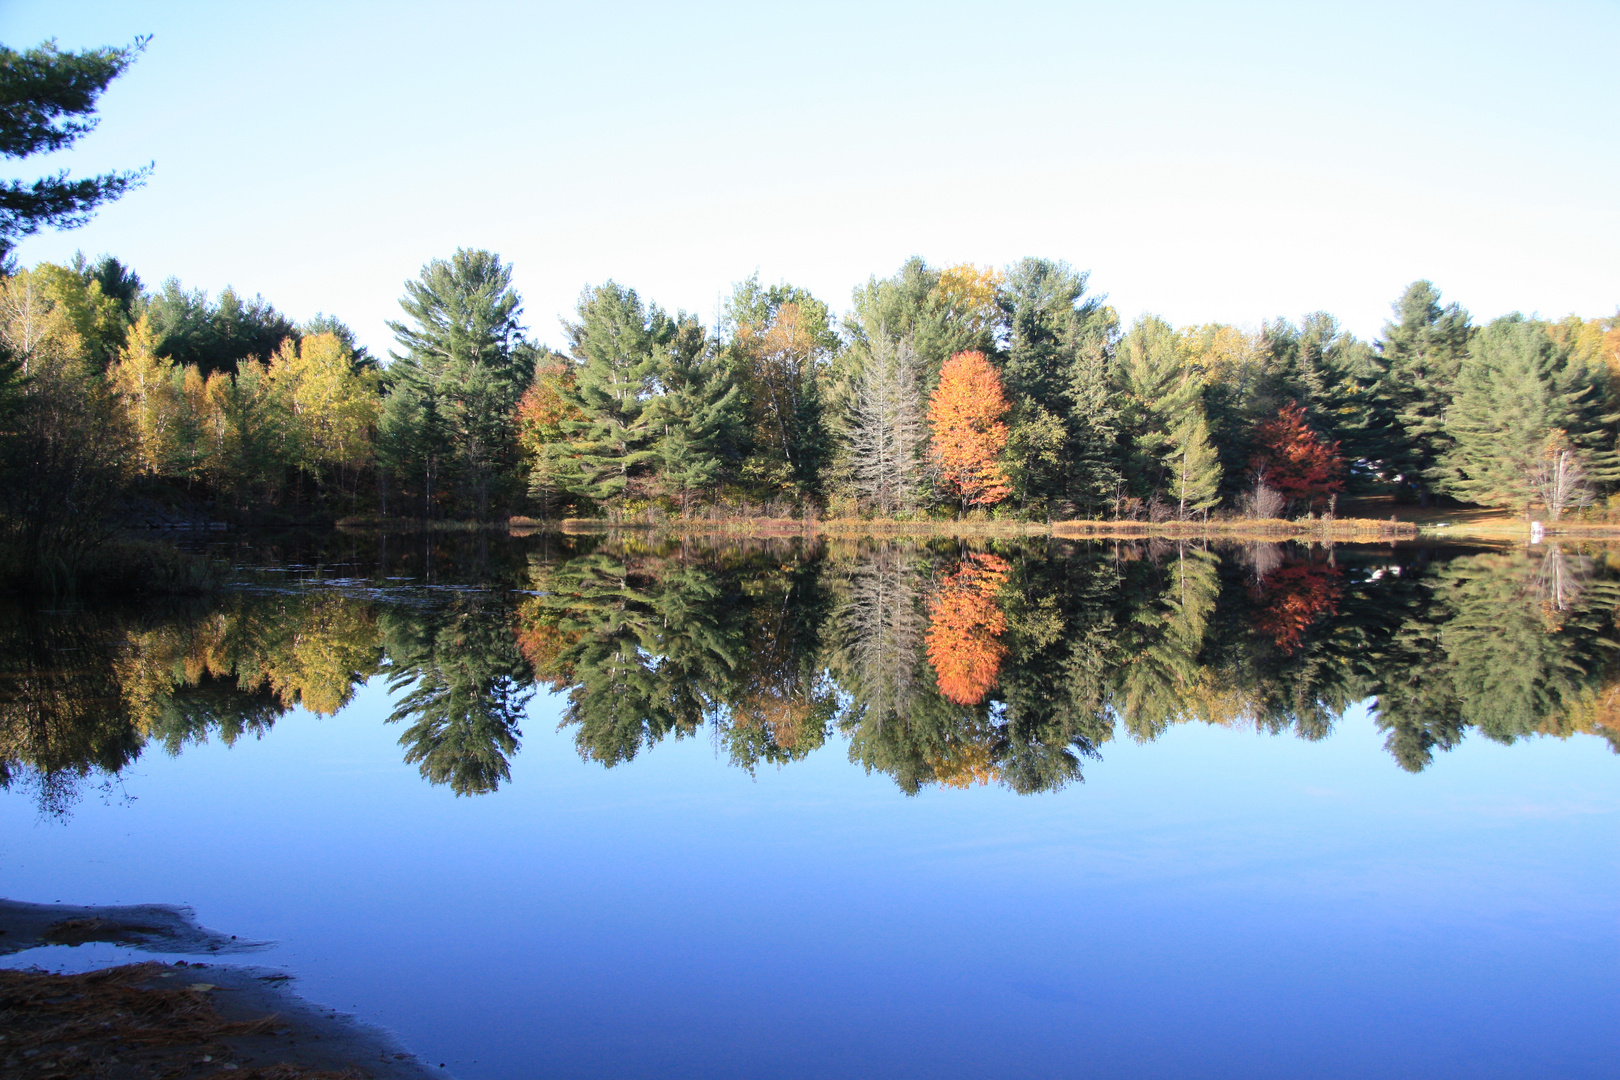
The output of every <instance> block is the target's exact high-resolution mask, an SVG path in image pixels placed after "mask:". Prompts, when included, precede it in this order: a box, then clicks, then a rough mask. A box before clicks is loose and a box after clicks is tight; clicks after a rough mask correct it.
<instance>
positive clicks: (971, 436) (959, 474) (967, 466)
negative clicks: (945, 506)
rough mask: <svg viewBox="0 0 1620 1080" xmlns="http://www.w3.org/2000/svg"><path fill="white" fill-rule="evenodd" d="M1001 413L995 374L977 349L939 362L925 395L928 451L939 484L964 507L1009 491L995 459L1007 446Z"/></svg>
mask: <svg viewBox="0 0 1620 1080" xmlns="http://www.w3.org/2000/svg"><path fill="white" fill-rule="evenodd" d="M1005 415H1007V395H1006V394H1005V393H1004V392H1003V391H1002V388H1001V376H1000V375H998V374H996V369H995V368H993V367H991V366H990V362H989V361H988V360H986V359H985V358H984V354H983V353H978V352H960V353H957V354H956V355H955V356H953V357H951V358H950V359H949V360H947V361H945V364H944V366H943V367H941V368H940V371H939V386H937V387H936V388H935V389H934V394H933V396H932V397H930V398H929V399H928V426H929V429H930V431H931V432H932V434H931V437H930V440H929V444H928V454H929V457H930V458H932V459H933V462H934V464H935V465H936V466H937V467H938V469H939V475H940V483H941V485H942V486H943V487H944V488H945V490H946V491H948V492H950V493H951V494H952V495H953V496H955V497H957V498H959V499H961V501H962V508H963V509H964V510H965V509H967V508H968V507H970V506H989V505H991V504H993V503H998V502H1000V501H1001V500H1002V499H1005V498H1006V497H1007V494H1008V492H1010V491H1011V490H1012V487H1011V486H1010V485H1009V484H1008V482H1007V474H1006V473H1005V472H1004V471H1003V470H1002V467H1001V462H1000V460H999V457H1000V454H1001V451H1002V449H1003V448H1004V447H1005V446H1006V445H1007V425H1006V424H1005V423H1003V422H1002V419H1001V418H1002V417H1003V416H1005Z"/></svg>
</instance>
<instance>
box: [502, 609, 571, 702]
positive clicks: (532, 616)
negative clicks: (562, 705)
mask: <svg viewBox="0 0 1620 1080" xmlns="http://www.w3.org/2000/svg"><path fill="white" fill-rule="evenodd" d="M541 599H542V598H541V597H538V596H535V597H530V598H529V599H528V600H525V601H524V602H523V603H522V604H521V605H520V606H519V607H518V615H517V626H516V633H517V646H518V651H519V652H521V653H522V654H523V659H525V660H527V661H528V662H529V666H530V667H532V668H533V669H534V678H535V681H536V682H540V683H545V684H547V685H549V686H550V687H551V688H552V689H553V690H559V691H560V690H566V689H567V688H568V686H569V684H571V683H572V682H573V681H574V669H573V665H572V664H571V663H569V661H568V657H569V654H570V650H572V649H573V648H574V646H575V645H577V644H579V639H580V633H581V632H580V631H579V630H577V629H576V630H573V631H568V630H563V629H561V628H560V627H558V626H557V624H556V619H555V615H556V612H555V611H554V610H553V609H548V608H547V607H546V606H545V605H544V604H543V603H541Z"/></svg>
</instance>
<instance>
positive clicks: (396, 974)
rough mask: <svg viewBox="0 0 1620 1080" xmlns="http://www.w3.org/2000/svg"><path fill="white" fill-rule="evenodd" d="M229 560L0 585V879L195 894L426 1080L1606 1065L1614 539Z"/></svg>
mask: <svg viewBox="0 0 1620 1080" xmlns="http://www.w3.org/2000/svg"><path fill="white" fill-rule="evenodd" d="M214 552H215V554H216V555H217V556H218V557H220V558H221V559H223V560H226V561H227V562H228V563H229V564H230V565H231V567H232V571H231V575H230V578H231V585H230V587H228V588H227V589H225V590H224V591H222V592H221V593H220V594H218V595H216V596H213V597H210V598H207V599H202V600H195V601H185V602H175V603H165V604H155V605H145V606H142V607H139V608H117V607H75V606H65V607H63V608H60V609H54V610H46V609H40V608H22V607H12V608H6V609H4V610H0V768H3V769H4V774H3V778H4V784H5V791H4V792H3V793H0V881H3V883H4V886H3V889H0V893H3V894H4V895H6V896H9V897H11V898H14V899H20V900H29V901H40V902H65V903H78V904H117V903H173V904H189V905H192V906H193V907H194V908H195V909H196V911H197V915H198V918H199V921H200V922H202V923H203V924H204V925H205V926H209V927H212V928H214V929H217V930H220V931H223V932H226V933H230V934H238V935H241V936H242V937H244V938H257V939H271V940H274V941H276V942H277V947H276V948H275V949H274V950H273V951H271V952H268V953H264V954H259V955H256V956H253V957H250V958H249V961H248V962H253V963H271V964H276V965H280V966H285V967H286V968H287V969H288V970H290V971H292V972H293V973H295V974H296V975H297V976H298V977H299V987H300V989H301V990H302V992H303V993H304V994H305V995H306V996H308V997H310V998H312V999H313V1000H316V1001H319V1002H323V1003H326V1004H329V1005H331V1006H333V1007H334V1008H337V1009H341V1010H345V1011H349V1012H353V1013H355V1014H356V1015H359V1016H361V1017H363V1018H366V1019H368V1020H372V1021H374V1022H377V1023H379V1024H382V1025H383V1026H385V1027H388V1028H390V1029H391V1030H393V1031H395V1032H397V1033H398V1034H399V1036H400V1037H401V1039H402V1040H403V1041H404V1042H405V1043H406V1044H407V1045H408V1046H410V1047H411V1048H412V1049H414V1050H416V1051H417V1052H419V1053H420V1054H421V1055H422V1057H423V1059H424V1060H426V1061H428V1062H429V1063H430V1064H433V1065H435V1066H436V1065H437V1064H438V1063H440V1062H443V1063H445V1065H446V1069H447V1071H448V1072H451V1073H453V1074H454V1075H457V1076H461V1077H467V1078H475V1077H476V1078H484V1077H487V1078H494V1077H527V1076H536V1075H545V1076H558V1077H578V1078H585V1077H737V1078H743V1077H766V1076H769V1077H849V1076H873V1077H877V1076H882V1077H919V1078H923V1077H926V1078H930V1080H937V1078H939V1077H946V1076H962V1077H1003V1076H1005V1077H1028V1076H1065V1077H1066V1076H1074V1077H1176V1078H1191V1077H1248V1078H1252V1077H1298V1076H1312V1077H1470V1078H1485V1077H1524V1076H1560V1077H1611V1076H1614V1075H1615V1062H1616V1061H1617V1060H1620V1010H1617V1009H1616V1008H1615V1002H1616V1001H1617V1000H1620V901H1617V899H1616V898H1617V897H1620V828H1617V826H1620V784H1617V782H1616V779H1617V775H1620V769H1617V766H1620V759H1617V758H1616V756H1615V748H1616V747H1617V746H1620V649H1617V644H1616V643H1617V641H1620V637H1617V635H1620V631H1617V629H1616V620H1617V617H1620V559H1617V558H1615V557H1614V556H1612V555H1610V554H1608V553H1606V552H1605V551H1603V550H1600V549H1593V550H1576V549H1574V548H1571V547H1567V546H1566V547H1564V548H1560V547H1558V546H1556V545H1541V546H1536V547H1533V548H1529V549H1523V548H1521V549H1503V550H1489V551H1487V550H1477V549H1475V550H1470V549H1465V548H1460V547H1449V548H1448V547H1432V546H1420V545H1396V546H1387V545H1386V546H1381V547H1346V546H1340V547H1337V548H1334V549H1331V550H1330V549H1325V548H1321V547H1316V548H1304V547H1297V546H1288V545H1276V544H1251V545H1231V546H1205V545H1195V544H1190V543H1182V544H1177V543H1166V542H1155V543H1148V542H1139V543H1126V542H1119V543H1093V544H1056V543H1054V544H1047V543H1035V544H1032V543H1026V542H1019V543H1007V544H1001V543H992V544H988V545H983V544H975V545H966V544H960V543H957V542H955V541H949V542H947V541H934V542H929V543H926V544H879V543H871V542H861V543H856V542H826V543H822V542H814V541H802V540H774V541H755V542H746V543H734V544H719V543H708V542H702V541H696V540H686V541H679V540H672V539H666V538H658V537H652V536H646V535H635V534H629V535H617V536H587V537H570V536H558V535H537V536H529V537H522V536H506V535H502V534H498V533H455V532H444V533H434V534H427V535H407V534H397V535H369V534H345V533H306V534H288V535H285V536H258V537H243V538H238V537H233V538H231V539H228V540H225V541H222V542H220V543H219V544H218V546H217V547H216V548H215V549H214ZM144 955H145V954H137V953H131V952H128V951H126V950H123V949H120V948H117V947H113V946H107V945H87V946H81V947H79V948H76V949H66V948H51V949H42V950H33V951H31V952H25V953H20V954H17V955H15V956H12V957H9V958H8V959H7V962H8V964H9V965H10V966H20V965H27V964H32V963H38V964H42V965H47V966H53V967H64V968H68V969H83V968H88V967H94V966H100V965H104V964H111V963H119V962H127V961H129V960H131V959H140V958H142V957H143V956H144Z"/></svg>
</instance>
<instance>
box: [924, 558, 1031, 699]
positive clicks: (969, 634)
mask: <svg viewBox="0 0 1620 1080" xmlns="http://www.w3.org/2000/svg"><path fill="white" fill-rule="evenodd" d="M1010 569H1011V568H1010V567H1009V566H1008V564H1007V560H1005V559H1002V558H999V557H998V556H995V555H989V554H982V553H978V552H974V553H970V554H969V555H967V557H965V558H964V559H963V560H962V562H961V564H960V565H958V566H957V568H956V569H955V570H953V571H951V572H950V573H949V574H947V575H946V576H945V579H944V580H943V581H942V582H940V588H939V593H938V595H936V596H935V597H934V600H933V602H932V603H931V604H930V605H929V607H928V633H927V636H926V639H925V640H926V641H927V645H928V662H929V663H930V664H932V665H933V666H934V674H935V677H936V679H937V682H938V685H939V692H940V694H941V695H943V696H944V697H945V698H946V699H947V700H949V701H954V702H955V703H956V704H958V705H977V704H978V703H979V702H981V701H983V700H984V698H985V695H986V694H988V693H989V692H990V688H991V687H992V686H994V685H995V684H996V678H997V677H998V676H999V675H1000V674H1001V662H1002V661H1003V660H1005V659H1006V657H1007V647H1006V646H1005V645H1003V644H1002V643H1001V635H1002V634H1003V633H1004V632H1006V629H1007V616H1006V615H1005V614H1003V613H1002V610H1001V606H1000V605H999V604H998V603H997V602H996V594H997V593H998V592H1000V590H1001V586H1002V583H1004V582H1005V581H1006V580H1007V573H1008V571H1009V570H1010Z"/></svg>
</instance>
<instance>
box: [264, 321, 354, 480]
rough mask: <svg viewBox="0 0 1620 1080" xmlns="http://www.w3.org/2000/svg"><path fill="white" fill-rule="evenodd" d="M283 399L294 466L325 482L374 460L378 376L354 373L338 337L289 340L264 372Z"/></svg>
mask: <svg viewBox="0 0 1620 1080" xmlns="http://www.w3.org/2000/svg"><path fill="white" fill-rule="evenodd" d="M266 375H267V377H268V379H269V380H270V383H271V384H272V386H273V387H274V391H273V392H276V393H279V394H280V395H281V396H282V397H283V398H284V399H285V408H286V410H287V412H288V415H289V421H290V422H289V424H288V431H287V434H286V438H287V440H288V443H289V445H290V446H291V447H293V448H294V449H295V450H296V452H297V454H298V457H297V460H296V464H298V465H299V467H301V468H303V469H304V470H305V471H307V472H310V473H313V474H314V475H315V476H316V477H317V479H324V478H325V477H326V476H328V475H329V473H332V472H335V473H337V474H338V475H339V477H340V478H341V476H342V475H343V473H344V472H345V471H353V470H358V469H359V468H360V467H361V466H362V465H364V464H365V463H366V462H367V461H369V460H370V458H371V448H372V439H373V437H374V433H375V431H376V427H377V416H378V413H379V412H380V410H381V401H382V399H381V397H380V396H379V393H378V375H377V373H376V372H375V371H372V370H370V369H369V368H368V369H365V370H362V371H359V372H356V371H355V369H354V355H353V354H352V353H351V352H350V350H349V347H348V346H347V345H345V344H344V343H343V342H342V340H341V339H339V338H338V336H337V335H336V334H312V335H310V336H309V337H306V338H304V339H303V340H302V341H298V340H295V339H293V338H287V339H286V340H285V341H283V342H282V344H281V348H280V350H279V351H277V353H276V355H275V356H274V357H273V358H271V361H270V366H269V369H268V371H267V372H266Z"/></svg>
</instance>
